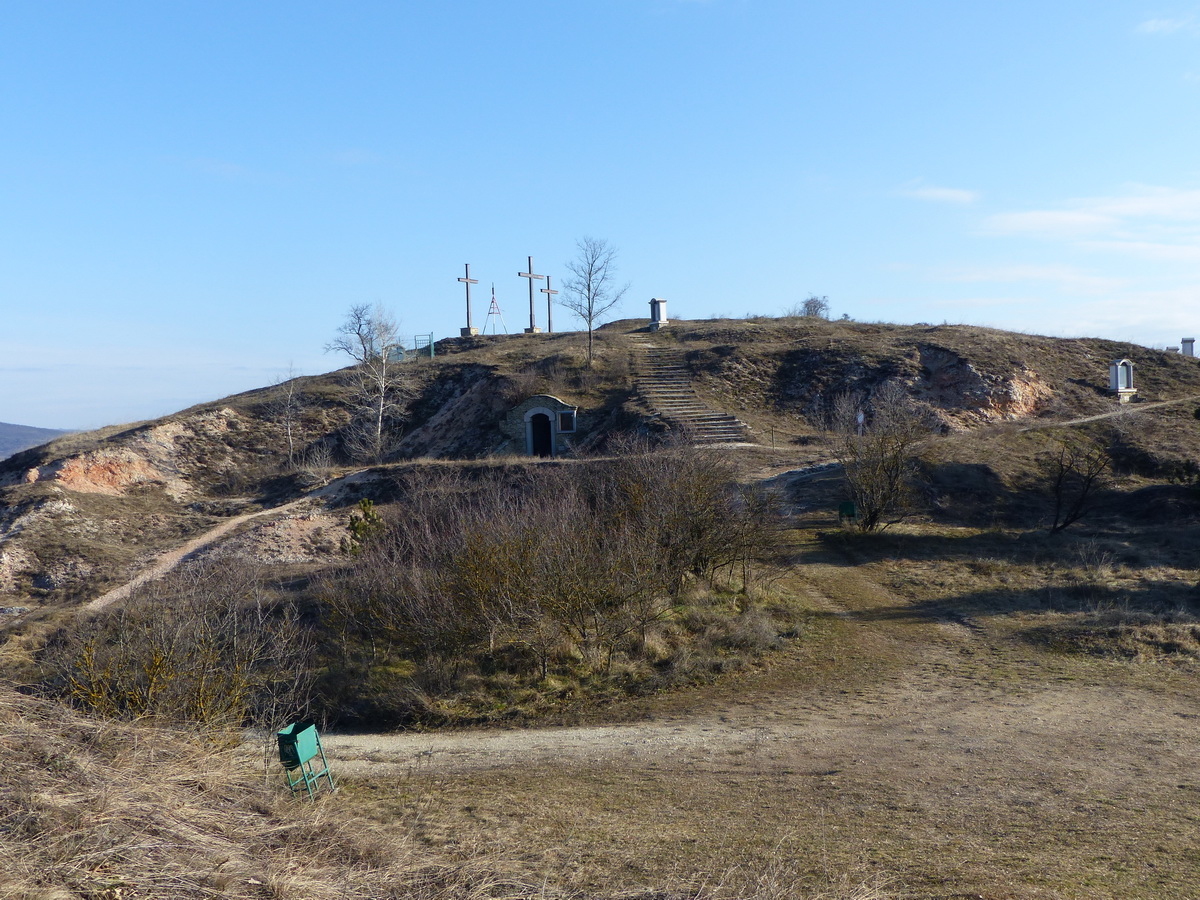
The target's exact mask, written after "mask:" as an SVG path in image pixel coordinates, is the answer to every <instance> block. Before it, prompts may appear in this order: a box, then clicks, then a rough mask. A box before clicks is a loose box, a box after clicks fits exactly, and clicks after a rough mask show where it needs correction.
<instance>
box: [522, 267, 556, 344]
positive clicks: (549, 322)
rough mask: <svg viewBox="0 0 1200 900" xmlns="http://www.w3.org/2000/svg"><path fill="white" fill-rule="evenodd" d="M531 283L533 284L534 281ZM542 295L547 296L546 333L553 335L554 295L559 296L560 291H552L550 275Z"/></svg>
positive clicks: (547, 277)
mask: <svg viewBox="0 0 1200 900" xmlns="http://www.w3.org/2000/svg"><path fill="white" fill-rule="evenodd" d="M530 268H533V267H532V266H530ZM529 283H530V284H533V282H532V281H531V282H529ZM540 293H543V294H545V295H546V333H547V334H553V333H554V316H553V315H551V308H552V307H553V305H554V295H555V294H557V293H558V291H552V290H550V276H549V275H547V276H546V286H545V287H544V288H542V289H541V291H540Z"/></svg>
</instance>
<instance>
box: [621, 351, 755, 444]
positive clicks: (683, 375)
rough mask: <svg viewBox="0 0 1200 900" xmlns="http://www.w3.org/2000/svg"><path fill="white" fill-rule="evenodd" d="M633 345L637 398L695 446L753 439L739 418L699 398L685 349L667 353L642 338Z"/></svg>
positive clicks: (736, 442) (735, 442)
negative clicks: (714, 407) (717, 409)
mask: <svg viewBox="0 0 1200 900" xmlns="http://www.w3.org/2000/svg"><path fill="white" fill-rule="evenodd" d="M634 343H635V346H636V351H635V355H634V364H635V372H636V375H637V393H638V398H639V399H640V400H641V401H642V403H644V404H645V405H646V407H647V408H648V409H649V410H650V412H651V413H652V414H653V415H656V416H657V417H658V418H659V419H660V420H661V421H662V422H664V423H665V424H666V425H667V426H668V427H670V428H671V429H672V430H679V431H682V432H683V433H685V434H686V435H687V436H688V437H689V438H690V439H691V440H692V442H693V443H696V444H740V443H746V442H748V441H749V440H750V436H749V434H748V429H747V428H746V425H745V424H744V423H743V422H742V421H741V420H740V419H738V418H737V417H736V416H731V415H729V413H722V412H716V411H715V410H713V409H711V408H710V407H708V406H706V405H705V403H704V401H703V400H701V399H700V397H699V396H697V394H696V391H695V389H694V388H693V387H692V376H691V372H690V370H689V369H688V367H687V364H686V361H685V359H684V353H683V351H682V350H667V349H665V348H663V347H659V346H656V345H655V344H653V343H652V342H651V341H650V340H648V339H646V338H643V337H641V336H640V335H637V336H635V337H634Z"/></svg>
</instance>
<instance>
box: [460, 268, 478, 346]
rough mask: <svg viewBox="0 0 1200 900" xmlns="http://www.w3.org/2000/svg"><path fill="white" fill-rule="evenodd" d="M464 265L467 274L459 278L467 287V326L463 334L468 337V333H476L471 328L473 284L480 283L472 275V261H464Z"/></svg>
mask: <svg viewBox="0 0 1200 900" xmlns="http://www.w3.org/2000/svg"><path fill="white" fill-rule="evenodd" d="M464 267H465V268H466V270H467V276H466V277H465V278H460V279H458V280H459V281H461V282H462V283H463V284H464V285H466V287H467V328H466V331H465V332H463V336H464V337H466V336H467V335H470V334H474V332H473V331H472V330H471V285H473V284H479V280H478V279H477V278H472V277H471V264H470V263H464Z"/></svg>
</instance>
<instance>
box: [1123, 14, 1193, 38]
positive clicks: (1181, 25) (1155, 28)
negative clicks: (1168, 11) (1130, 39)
mask: <svg viewBox="0 0 1200 900" xmlns="http://www.w3.org/2000/svg"><path fill="white" fill-rule="evenodd" d="M1134 30H1135V31H1136V32H1137V33H1138V34H1175V33H1176V32H1179V31H1185V30H1186V31H1194V30H1195V19H1193V18H1191V17H1190V16H1189V17H1188V18H1184V19H1147V20H1146V21H1144V22H1141V23H1139V24H1138V26H1137V28H1135V29H1134Z"/></svg>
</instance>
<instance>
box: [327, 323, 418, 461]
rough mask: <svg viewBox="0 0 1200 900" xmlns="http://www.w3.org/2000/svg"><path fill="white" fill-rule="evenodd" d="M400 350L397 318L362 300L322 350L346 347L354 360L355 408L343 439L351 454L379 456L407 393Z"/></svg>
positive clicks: (342, 349) (374, 459)
mask: <svg viewBox="0 0 1200 900" xmlns="http://www.w3.org/2000/svg"><path fill="white" fill-rule="evenodd" d="M402 350H403V346H402V344H401V342H400V328H399V326H398V325H397V324H396V320H395V318H394V317H393V316H392V315H391V314H390V313H389V312H388V311H387V310H385V309H384V308H383V307H382V306H379V305H376V306H374V307H372V306H369V305H367V304H365V303H364V304H359V305H357V306H352V307H350V311H349V312H347V313H346V319H345V321H344V322H342V324H341V326H340V327H339V328H338V333H337V337H335V338H334V339H333V340H332V341H330V342H329V343H328V344H326V345H325V352H326V353H329V352H338V353H345V354H346V355H347V356H349V357H350V358H351V359H353V360H354V362H355V366H354V372H353V378H354V389H355V390H354V399H355V404H356V405H357V407H358V409H357V410H356V415H355V419H354V422H353V423H352V425H351V429H350V433H349V435H348V436H347V441H346V443H347V447H348V449H349V451H350V454H351V456H354V457H356V458H359V459H365V460H370V461H372V462H380V461H381V460H382V459H383V456H384V454H385V453H386V451H387V449H388V445H389V436H390V432H391V430H392V428H393V426H394V425H395V423H396V421H397V420H398V419H399V418H400V416H401V415H402V414H403V410H404V403H405V401H406V400H407V399H408V390H407V384H406V378H405V376H404V368H403V365H404V364H403V363H402V362H401V359H402V358H403V357H402V356H401V355H398V354H399V352H400V351H402Z"/></svg>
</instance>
